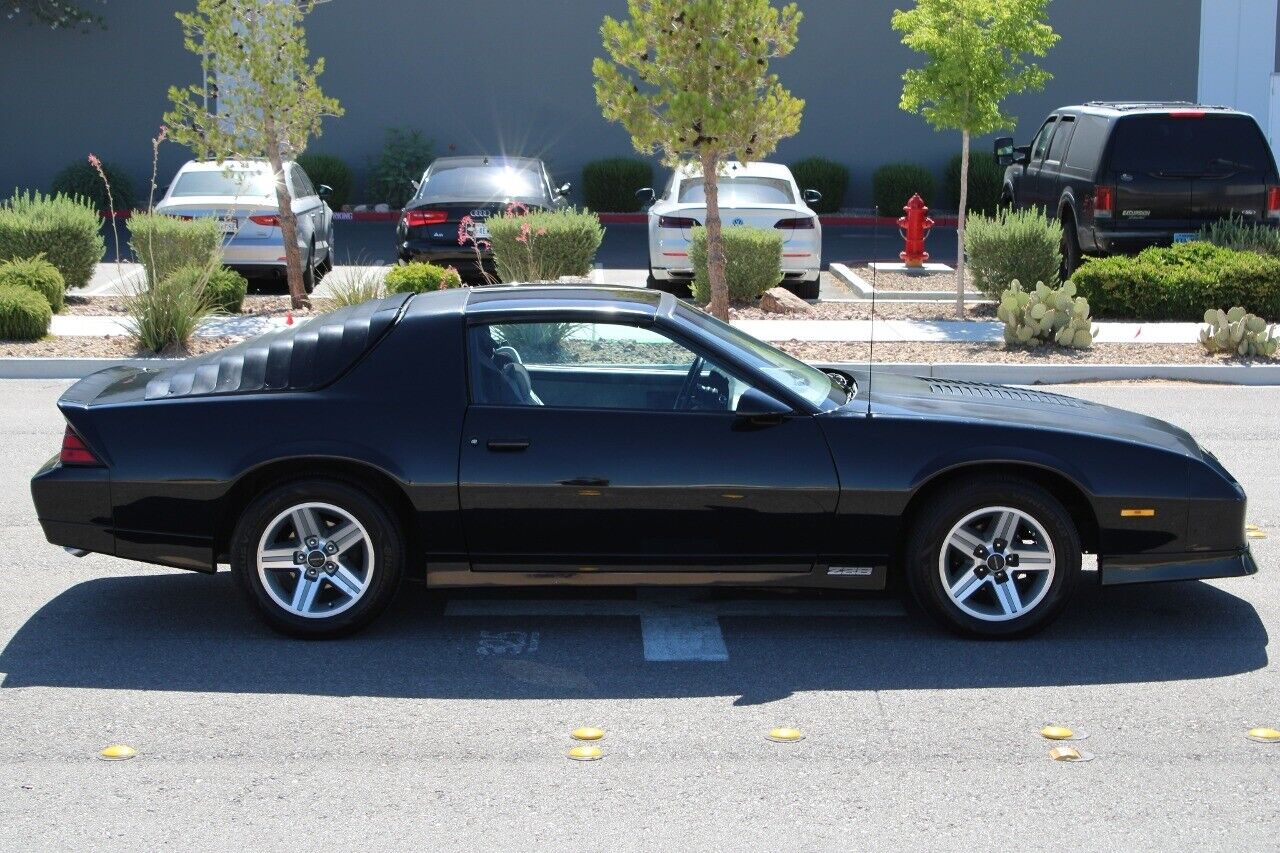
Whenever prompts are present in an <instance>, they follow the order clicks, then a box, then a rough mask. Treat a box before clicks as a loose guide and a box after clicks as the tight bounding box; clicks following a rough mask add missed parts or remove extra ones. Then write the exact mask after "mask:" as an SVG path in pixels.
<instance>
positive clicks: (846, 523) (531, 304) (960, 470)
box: [31, 286, 1257, 637]
mask: <svg viewBox="0 0 1280 853" xmlns="http://www.w3.org/2000/svg"><path fill="white" fill-rule="evenodd" d="M58 406H59V408H60V409H61V410H62V412H63V414H64V415H65V416H66V419H67V429H66V433H65V436H64V439H63V445H62V452H61V454H60V455H59V456H58V457H55V458H53V459H51V460H50V461H49V462H48V464H46V465H45V466H44V468H42V469H41V470H40V472H39V473H38V474H36V476H35V478H34V479H33V481H32V484H31V488H32V494H33V496H34V499H35V505H36V509H37V511H38V513H39V516H40V522H41V524H42V525H43V528H44V531H45V534H46V536H47V537H48V538H49V540H50V541H51V542H54V543H56V544H58V545H63V546H65V547H67V548H68V549H70V550H72V551H73V552H77V553H84V552H98V553H102V554H110V555H114V556H117V557H124V558H126V559H131V560H141V561H143V562H148V563H158V564H160V565H166V566H176V567H179V568H184V569H195V570H197V571H203V572H213V571H215V570H216V566H217V564H218V563H221V562H229V563H230V564H231V567H232V570H233V572H234V573H235V576H236V577H237V579H238V582H239V584H240V585H241V586H242V588H243V590H244V592H245V593H246V594H247V596H248V597H249V598H250V599H251V600H252V601H253V602H254V603H255V604H256V605H257V607H258V609H259V610H260V611H261V613H262V614H263V616H264V617H265V618H266V620H267V621H268V622H269V623H270V624H271V625H272V626H274V627H275V628H278V629H280V630H282V631H285V632H288V633H291V634H296V635H301V636H308V637H322V636H334V635H338V634H342V633H346V632H350V631H353V630H355V629H358V628H360V627H361V626H363V625H365V624H367V623H368V622H369V621H370V620H372V619H373V618H374V617H375V616H377V615H378V613H379V612H380V611H382V609H383V608H385V607H386V606H387V603H388V601H390V599H391V598H392V596H393V595H394V594H395V592H396V589H397V587H398V586H399V584H400V581H401V579H402V578H406V577H408V578H416V579H420V580H423V579H424V580H425V581H426V582H427V583H428V584H429V585H432V586H439V587H450V586H486V585H529V584H542V585H553V586H554V585H563V586H570V585H588V586H589V585H608V584H622V585H640V584H663V585H674V584H736V585H765V586H824V587H834V588H844V589H858V590H875V589H883V588H885V587H886V585H888V584H891V583H894V582H895V581H896V580H898V579H899V578H901V579H902V580H904V581H905V583H906V585H907V586H908V587H910V589H911V590H912V592H913V593H914V595H915V597H916V599H917V600H918V601H919V603H920V604H921V605H922V606H923V607H924V609H925V610H927V611H928V612H929V613H931V614H932V615H933V616H934V617H936V618H937V619H938V620H939V621H941V622H942V623H943V624H945V625H947V626H949V627H950V628H953V629H955V630H958V631H960V632H963V633H968V634H974V635H987V636H1011V635H1017V634H1025V633H1027V632H1030V631H1032V630H1034V629H1037V628H1040V627H1042V626H1044V625H1045V624H1046V623H1048V622H1049V621H1050V620H1051V619H1052V618H1053V617H1054V616H1055V615H1056V614H1057V613H1058V612H1060V611H1061V610H1062V608H1063V606H1064V605H1065V604H1066V602H1067V600H1068V598H1069V597H1070V594H1071V592H1072V589H1073V587H1074V586H1075V585H1076V583H1077V582H1078V581H1079V580H1080V577H1081V553H1082V552H1085V551H1088V552H1092V553H1095V554H1097V555H1098V564H1099V571H1098V572H1097V578H1098V579H1099V580H1100V582H1101V583H1103V584H1123V583H1138V582H1145V581H1172V580H1186V579H1192V578H1221V577H1233V576H1240V575H1248V574H1252V573H1254V572H1256V571H1257V567H1256V565H1255V563H1254V561H1253V558H1252V557H1251V556H1250V553H1249V548H1248V546H1247V544H1246V541H1245V531H1244V528H1245V495H1244V490H1243V489H1241V487H1240V485H1239V484H1238V483H1237V482H1236V481H1235V479H1234V478H1232V476H1231V475H1230V474H1229V473H1227V471H1226V470H1225V469H1224V468H1223V467H1222V465H1221V464H1219V462H1218V460H1217V459H1216V458H1214V457H1213V455H1212V454H1210V453H1209V452H1207V451H1206V450H1204V449H1203V448H1201V447H1200V446H1199V445H1198V444H1197V443H1196V441H1195V439H1193V438H1192V437H1191V436H1190V435H1188V434H1187V433H1186V432H1184V431H1182V430H1180V429H1177V428H1176V427H1173V426H1170V425H1169V424H1166V423H1163V422H1161V421H1157V420H1154V419H1151V418H1147V417H1141V416H1138V415H1134V414H1130V413H1127V412H1123V411H1119V410H1117V409H1111V408H1107V407H1105V406H1100V405H1095V404H1093V403H1088V402H1083V401H1080V400H1075V399H1072V398H1070V397H1063V396H1059V395H1056V394H1048V393H1044V392H1040V391H1028V390H1019V389H1014V388H1004V387H999V386H994V385H982V384H976V383H968V382H954V381H945V380H929V379H917V378H912V377H906V376H899V375H892V374H888V373H879V372H868V371H865V370H863V371H835V370H827V371H824V370H820V369H818V368H816V367H812V366H810V365H808V364H805V363H803V362H800V361H797V360H796V359H794V358H792V357H790V356H788V355H786V354H785V353H782V352H780V351H778V350H776V349H774V348H773V347H770V346H768V345H766V344H764V343H761V342H760V341H758V340H756V339H754V338H752V337H750V336H748V335H746V334H744V333H743V332H741V331H739V330H737V329H735V328H732V327H731V326H728V325H725V324H724V323H721V322H719V321H717V320H715V319H713V318H711V317H709V316H708V315H706V314H704V313H703V312H701V311H698V310H697V309H695V308H693V307H691V306H689V305H686V304H684V303H682V302H679V301H677V300H676V299H675V298H674V297H672V296H670V295H668V294H660V293H656V292H653V291H648V290H639V289H636V290H629V289H604V288H583V287H572V286H558V287H557V286H547V287H541V286H537V287H535V286H521V287H486V288H474V289H458V290H450V291H442V292H437V293H431V294H426V295H420V296H407V295H400V296H395V297H391V298H388V299H383V300H379V301H373V302H367V303H365V304H363V305H359V306H356V307H351V308H343V309H340V310H337V311H334V312H332V313H330V314H326V315H323V316H320V317H316V318H315V319H313V320H311V321H310V322H308V323H306V324H305V325H301V326H297V327H292V328H288V329H285V330H282V331H278V332H273V333H271V334H268V335H264V336H262V337H260V338H257V339H254V340H250V341H246V342H244V343H242V344H239V345H237V346H234V347H231V348H229V349H226V350H223V351H221V352H217V353H211V354H208V355H204V356H200V357H197V358H191V359H187V360H186V361H184V362H181V363H179V364H177V365H175V366H173V367H168V368H160V369H145V370H142V369H138V368H134V367H126V366H120V367H113V368H111V369H109V370H104V371H102V372H100V373H96V374H93V375H92V376H89V377H88V378H86V379H84V380H82V381H80V382H78V383H76V384H75V385H73V386H72V387H71V388H70V389H69V390H68V391H67V392H66V393H65V394H63V396H62V398H61V399H60V400H59V401H58Z"/></svg>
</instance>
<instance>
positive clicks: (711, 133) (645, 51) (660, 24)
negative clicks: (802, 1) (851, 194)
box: [591, 0, 804, 320]
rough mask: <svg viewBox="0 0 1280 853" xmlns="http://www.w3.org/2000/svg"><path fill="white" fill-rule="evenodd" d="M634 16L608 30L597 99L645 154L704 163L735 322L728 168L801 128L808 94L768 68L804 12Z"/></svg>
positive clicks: (681, 11) (646, 9) (692, 0)
mask: <svg viewBox="0 0 1280 853" xmlns="http://www.w3.org/2000/svg"><path fill="white" fill-rule="evenodd" d="M627 11H628V13H629V16H630V19H629V20H627V21H617V20H614V19H613V18H610V17H606V18H605V19H604V24H603V25H602V26H601V28H600V33H601V35H602V36H603V39H604V49H605V51H606V52H607V53H608V54H609V59H607V60H606V59H601V58H597V59H596V60H595V61H594V62H593V63H592V67H591V69H592V72H593V73H594V74H595V79H596V84H595V89H596V100H597V101H598V102H599V103H600V107H601V109H602V111H603V112H604V117H605V118H606V119H608V120H610V121H616V122H619V123H621V124H622V125H623V127H625V128H626V129H627V132H628V133H630V134H631V142H632V144H633V145H634V146H635V148H636V150H637V151H639V152H640V153H642V154H652V153H655V152H659V153H661V154H662V156H663V160H664V162H665V163H666V164H667V165H669V166H672V167H673V168H674V167H678V166H679V165H681V164H683V163H690V162H696V163H699V164H701V166H702V176H703V178H702V179H703V186H704V189H705V194H706V201H707V221H706V222H705V223H703V224H704V225H705V226H706V229H707V275H708V278H709V279H710V284H711V306H710V310H711V313H712V314H713V315H715V316H716V317H719V318H720V319H722V320H727V319H729V288H728V283H727V282H726V280H725V255H724V244H723V241H722V239H721V225H720V197H719V185H718V180H719V169H720V165H721V163H723V162H724V161H726V160H729V159H738V160H742V161H744V162H745V161H748V160H760V159H763V158H764V157H766V156H768V155H769V154H770V153H771V152H772V151H773V149H774V148H775V147H776V146H777V144H778V141H779V140H781V139H785V138H786V137H788V136H792V135H793V134H795V133H796V131H798V130H799V129H800V113H801V111H802V110H803V109H804V101H802V100H800V99H799V98H795V97H792V95H791V93H790V92H788V91H787V90H786V89H784V88H783V87H782V84H780V83H779V82H778V77H777V75H776V74H770V73H769V60H770V59H773V58H775V57H779V56H786V55H787V54H789V53H790V52H791V51H792V50H793V49H794V48H795V45H796V29H797V27H798V25H799V23H800V18H801V15H800V12H799V11H797V9H796V5H795V4H794V3H791V4H788V5H787V6H785V7H783V8H782V9H780V10H779V9H775V8H774V7H773V6H771V5H770V4H769V2H768V0H628V2H627Z"/></svg>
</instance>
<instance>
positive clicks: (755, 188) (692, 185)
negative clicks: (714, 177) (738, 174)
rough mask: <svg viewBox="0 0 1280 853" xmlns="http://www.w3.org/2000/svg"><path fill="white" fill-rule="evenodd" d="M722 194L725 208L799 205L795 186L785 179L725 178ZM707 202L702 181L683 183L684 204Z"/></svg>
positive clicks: (696, 179)
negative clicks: (755, 205)
mask: <svg viewBox="0 0 1280 853" xmlns="http://www.w3.org/2000/svg"><path fill="white" fill-rule="evenodd" d="M717 186H718V188H719V190H720V204H722V205H723V206H725V207H739V206H742V205H745V204H795V203H796V197H795V193H793V192H792V191H791V182H790V181H786V180H783V179H782V178H746V177H744V178H730V177H722V178H720V180H719V181H717ZM706 200H707V193H706V188H705V187H704V186H703V185H702V178H688V179H686V180H684V181H682V182H681V183H680V198H679V199H677V201H680V202H701V201H706Z"/></svg>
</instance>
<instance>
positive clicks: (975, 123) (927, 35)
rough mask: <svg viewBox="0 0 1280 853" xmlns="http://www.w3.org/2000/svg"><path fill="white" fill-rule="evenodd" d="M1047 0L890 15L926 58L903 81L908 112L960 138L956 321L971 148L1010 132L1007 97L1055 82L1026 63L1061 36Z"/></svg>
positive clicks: (957, 3) (933, 2) (920, 8)
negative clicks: (974, 140)
mask: <svg viewBox="0 0 1280 853" xmlns="http://www.w3.org/2000/svg"><path fill="white" fill-rule="evenodd" d="M1048 5H1049V0H916V5H915V8H914V9H912V10H910V11H906V12H904V11H902V10H897V11H895V12H894V13H893V28H894V29H895V30H896V31H898V32H900V33H902V34H903V35H902V43H903V44H905V45H906V46H907V47H909V48H911V49H912V50H914V51H916V52H918V53H922V54H924V55H925V57H926V58H927V62H926V63H925V66H924V67H923V68H912V69H910V70H908V71H907V72H906V73H905V74H903V75H902V80H903V87H902V101H901V103H900V104H899V106H901V107H902V109H904V110H906V111H907V112H911V113H917V114H921V115H923V116H924V118H925V120H926V121H927V122H929V124H931V125H933V127H934V129H936V130H959V131H960V139H961V143H960V145H961V147H960V150H961V160H960V217H959V226H958V227H959V231H958V237H959V244H960V247H959V251H958V253H957V256H956V314H957V315H958V316H960V317H964V224H965V209H966V207H967V206H968V203H969V140H970V137H972V136H974V135H978V136H982V135H984V134H987V133H992V132H993V131H996V130H999V129H1000V128H1003V127H1010V126H1012V125H1013V124H1014V123H1015V122H1016V119H1014V118H1013V117H1012V116H1008V115H1005V114H1004V113H1003V112H1001V109H1000V105H1001V103H1002V102H1003V101H1004V100H1005V99H1006V98H1008V97H1009V96H1010V95H1014V94H1018V93H1019V92H1025V91H1028V90H1033V91H1039V90H1040V89H1043V88H1044V85H1045V83H1047V82H1048V81H1049V80H1051V79H1052V77H1053V75H1051V74H1050V73H1049V72H1047V71H1045V70H1044V69H1043V68H1040V67H1039V66H1037V65H1035V64H1034V63H1028V62H1027V61H1026V59H1025V57H1027V56H1033V57H1043V56H1044V55H1045V54H1047V53H1048V52H1049V49H1050V48H1051V47H1053V45H1054V44H1055V43H1057V41H1058V38H1059V36H1058V35H1057V34H1056V33H1054V31H1053V28H1052V27H1050V26H1049V24H1048V15H1047V11H1046V10H1047V7H1048Z"/></svg>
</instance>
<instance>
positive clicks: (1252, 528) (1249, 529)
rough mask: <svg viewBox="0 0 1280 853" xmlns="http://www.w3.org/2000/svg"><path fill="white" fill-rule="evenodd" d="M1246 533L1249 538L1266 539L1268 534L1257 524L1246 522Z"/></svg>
mask: <svg viewBox="0 0 1280 853" xmlns="http://www.w3.org/2000/svg"><path fill="white" fill-rule="evenodd" d="M1244 535H1245V536H1246V537H1248V538H1249V539H1266V538H1267V534H1266V533H1265V532H1264V531H1263V529H1262V528H1261V527H1259V526H1258V525H1256V524H1246V525H1245V526H1244Z"/></svg>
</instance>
